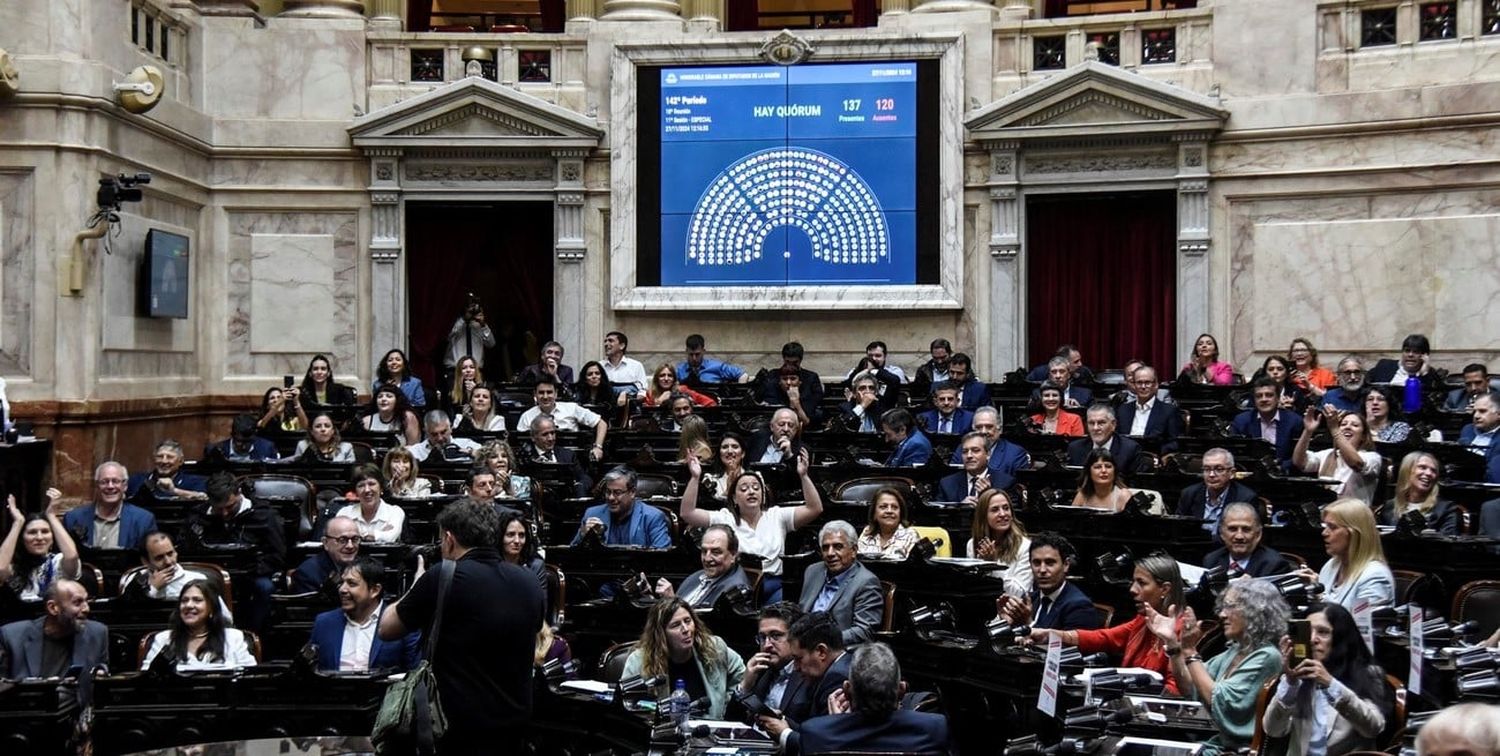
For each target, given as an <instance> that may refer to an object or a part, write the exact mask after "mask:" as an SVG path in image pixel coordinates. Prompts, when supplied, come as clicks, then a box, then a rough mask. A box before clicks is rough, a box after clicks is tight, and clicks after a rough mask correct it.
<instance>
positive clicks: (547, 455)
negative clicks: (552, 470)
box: [542, 451, 557, 465]
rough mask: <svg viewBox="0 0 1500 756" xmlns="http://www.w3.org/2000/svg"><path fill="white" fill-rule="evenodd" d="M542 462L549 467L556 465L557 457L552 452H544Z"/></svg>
mask: <svg viewBox="0 0 1500 756" xmlns="http://www.w3.org/2000/svg"><path fill="white" fill-rule="evenodd" d="M542 461H543V462H545V463H547V464H549V465H550V464H554V463H556V462H557V457H555V456H554V455H553V454H552V452H550V451H544V452H542Z"/></svg>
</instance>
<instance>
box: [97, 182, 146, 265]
mask: <svg viewBox="0 0 1500 756" xmlns="http://www.w3.org/2000/svg"><path fill="white" fill-rule="evenodd" d="M149 183H151V174H149V173H135V174H130V173H121V174H119V175H118V176H106V177H105V178H102V179H99V191H98V192H97V193H95V195H94V198H95V200H96V201H97V202H98V204H99V209H98V210H97V211H95V212H94V215H93V217H91V218H89V221H88V225H89V226H90V227H92V226H95V225H96V224H98V223H99V222H100V221H104V222H106V223H108V224H109V225H110V226H114V225H116V224H118V223H119V222H120V208H121V206H123V205H124V204H125V203H126V202H140V201H141V200H143V199H145V198H146V193H145V191H143V190H142V189H141V187H142V186H143V185H145V184H149ZM104 251H105V252H112V251H113V250H111V249H110V248H109V245H108V244H106V245H105V246H104Z"/></svg>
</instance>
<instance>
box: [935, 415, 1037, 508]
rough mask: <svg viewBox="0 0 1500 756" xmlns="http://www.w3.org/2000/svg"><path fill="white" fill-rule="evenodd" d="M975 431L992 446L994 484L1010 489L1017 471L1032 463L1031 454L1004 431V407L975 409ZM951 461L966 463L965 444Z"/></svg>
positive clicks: (996, 486) (990, 466)
mask: <svg viewBox="0 0 1500 756" xmlns="http://www.w3.org/2000/svg"><path fill="white" fill-rule="evenodd" d="M974 432H975V433H980V434H983V435H984V440H985V444H986V446H987V448H988V450H989V468H990V471H989V475H990V486H991V487H992V488H1004V489H1007V490H1009V489H1010V487H1011V486H1014V485H1015V484H1016V473H1018V472H1020V471H1021V470H1025V469H1028V468H1030V467H1031V454H1030V453H1028V452H1027V451H1026V449H1025V448H1023V447H1022V446H1021V445H1020V444H1013V443H1011V442H1009V441H1007V440H1005V438H1003V437H1002V436H1001V435H1000V411H999V410H997V409H995V408H994V407H980V408H979V409H977V410H974ZM949 461H951V462H957V463H959V464H963V446H962V445H960V446H959V447H958V448H957V449H954V450H953V456H952V457H951V458H950V460H949Z"/></svg>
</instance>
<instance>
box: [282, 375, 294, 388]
mask: <svg viewBox="0 0 1500 756" xmlns="http://www.w3.org/2000/svg"><path fill="white" fill-rule="evenodd" d="M295 380H296V378H295V377H294V376H290V375H283V376H281V387H282V388H291V387H292V382H293V381H295Z"/></svg>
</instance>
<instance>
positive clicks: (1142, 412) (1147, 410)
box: [1126, 396, 1156, 436]
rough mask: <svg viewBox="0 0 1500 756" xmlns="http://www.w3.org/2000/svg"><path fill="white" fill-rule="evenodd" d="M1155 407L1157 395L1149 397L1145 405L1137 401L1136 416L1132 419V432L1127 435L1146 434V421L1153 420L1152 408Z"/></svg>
mask: <svg viewBox="0 0 1500 756" xmlns="http://www.w3.org/2000/svg"><path fill="white" fill-rule="evenodd" d="M1155 407H1156V397H1154V396H1153V397H1151V398H1150V399H1147V400H1146V403H1145V404H1144V405H1142V404H1141V403H1140V402H1136V405H1135V417H1134V418H1132V419H1131V421H1130V433H1128V434H1126V435H1130V436H1144V435H1146V423H1148V422H1150V420H1151V410H1152V409H1153V408H1155Z"/></svg>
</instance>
